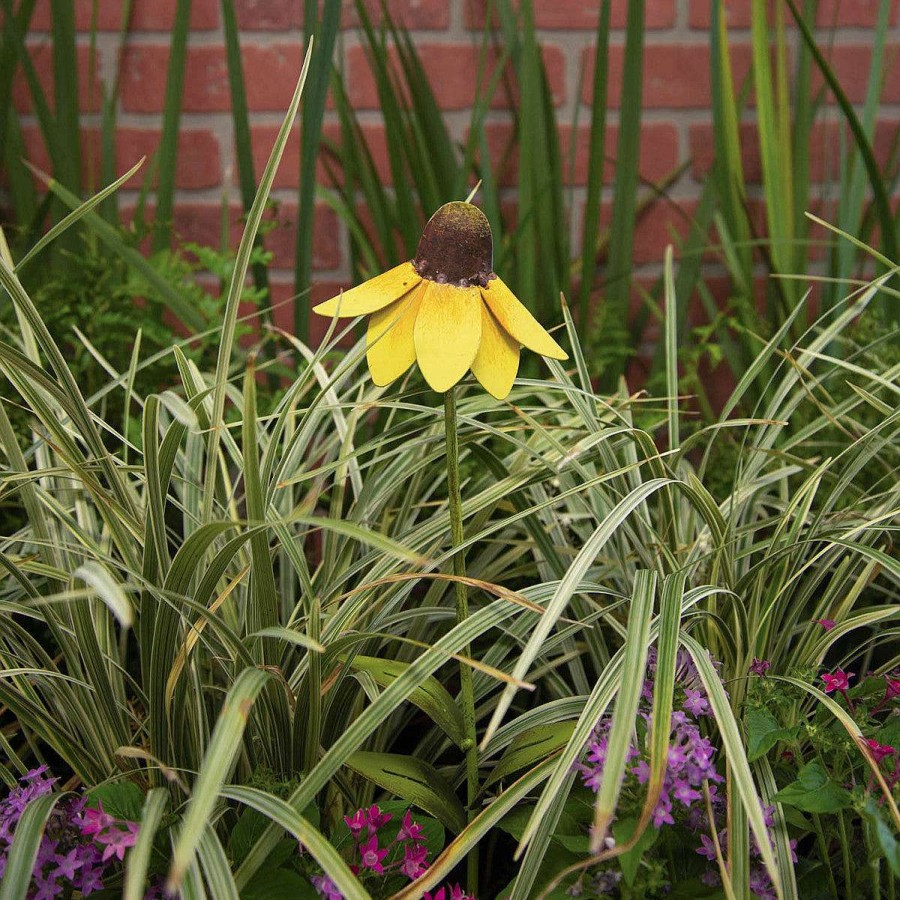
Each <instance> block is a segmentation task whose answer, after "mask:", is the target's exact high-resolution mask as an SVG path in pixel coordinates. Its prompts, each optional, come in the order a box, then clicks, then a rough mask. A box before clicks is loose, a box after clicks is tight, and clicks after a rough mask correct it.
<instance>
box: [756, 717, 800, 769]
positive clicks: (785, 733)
mask: <svg viewBox="0 0 900 900" xmlns="http://www.w3.org/2000/svg"><path fill="white" fill-rule="evenodd" d="M800 727H801V726H799V725H796V726H794V727H793V728H782V727H781V726H780V725H779V724H778V720H777V719H776V718H775V716H773V715H772V713H770V712H769V711H768V710H767V709H765V708H753V709H748V710H747V713H746V714H745V716H744V728H745V729H746V733H747V759H748V760H749V761H750V762H755V761H756V760H757V759H759V758H760V757H761V756H765V755H766V753H768V752H769V751H770V750H771V749H772V748H773V747H774V746H775V745H776V744H777V743H778V742H779V741H789V740H791V739H792V738H795V737H796V736H797V734H798V731H799V729H800Z"/></svg>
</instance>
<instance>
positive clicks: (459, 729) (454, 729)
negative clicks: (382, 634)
mask: <svg viewBox="0 0 900 900" xmlns="http://www.w3.org/2000/svg"><path fill="white" fill-rule="evenodd" d="M350 668H352V669H353V670H354V671H356V672H366V673H367V674H369V675H371V677H372V678H373V680H374V681H375V683H376V684H378V685H380V686H381V687H388V685H390V684H392V683H393V682H394V681H396V680H397V679H398V678H399V677H400V676H401V675H403V674H404V673H405V672H406V671H407V670H408V669H409V664H408V663H404V662H397V661H396V660H391V659H377V658H376V657H374V656H356V657H354V658H353V660H351V662H350ZM409 701H410V703H413V704H415V705H416V706H418V707H419V709H421V710H422V712H424V713H425V714H426V715H427V716H429V717H430V718H431V720H432V721H433V722H434V723H435V725H437V726H438V727H439V728H440V729H441V730H442V731H443V732H444V733H445V734H446V735H447V737H449V738H450V740H452V741H453V742H454V743H455V744H456V746H457V747H459V746H461V745H462V742H463V741H464V740H465V737H466V734H465V723H464V722H463V717H462V713H461V712H460V710H459V707H458V706H457V705H456V702H455V701H454V699H453V697H451V696H450V693H449V691H448V690H447V689H446V688H445V687H444V686H443V685H442V684H441V683H440V682H439V681H438V680H437V678H435V677H434V676H433V675H431V676H429V677H428V678H426V679H425V681H423V682H422V683H421V684H420V685H419V686H418V687H417V688H416V689H415V690H414V691H413V692H412V693H411V694H410V695H409Z"/></svg>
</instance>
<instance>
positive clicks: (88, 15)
mask: <svg viewBox="0 0 900 900" xmlns="http://www.w3.org/2000/svg"><path fill="white" fill-rule="evenodd" d="M73 2H74V4H75V27H76V28H77V29H78V30H79V31H90V29H91V27H92V23H93V15H94V0H73ZM176 5H177V3H176V0H136V2H135V3H134V5H133V6H132V13H131V19H130V22H129V25H130V29H129V30H130V31H132V32H135V31H171V29H172V25H173V24H174V22H175V7H176ZM122 7H123V3H122V0H101V2H100V3H99V4H98V6H97V30H98V31H118V30H119V29H120V28H121V27H122ZM51 24H52V14H51V12H50V0H37V3H36V4H35V7H34V15H33V16H32V19H31V28H32V30H34V31H49V30H50V27H51ZM218 25H219V4H218V2H217V0H192V3H191V19H190V27H191V28H192V29H193V30H194V31H209V30H212V29H214V28H218Z"/></svg>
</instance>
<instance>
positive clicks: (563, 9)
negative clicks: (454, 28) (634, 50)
mask: <svg viewBox="0 0 900 900" xmlns="http://www.w3.org/2000/svg"><path fill="white" fill-rule="evenodd" d="M676 2H677V0H647V3H646V4H645V11H644V25H645V27H646V28H651V29H657V28H669V27H671V26H672V25H674V24H675V5H676ZM516 5H518V4H516ZM487 6H488V4H487V0H465V5H464V8H463V14H464V19H465V23H466V27H467V28H469V29H473V30H481V29H482V28H484V24H485V18H486V16H487ZM600 6H601V3H600V0H534V23H535V25H536V26H537V27H538V28H546V29H548V30H553V29H564V30H572V29H577V30H587V31H596V30H597V23H598V22H599V20H600ZM627 19H628V2H627V0H613V2H612V8H611V10H610V26H611V27H612V28H624V27H625V24H626V22H627ZM499 24H500V23H499V19H498V17H497V14H496V4H495V5H494V21H493V25H494V27H497V26H499Z"/></svg>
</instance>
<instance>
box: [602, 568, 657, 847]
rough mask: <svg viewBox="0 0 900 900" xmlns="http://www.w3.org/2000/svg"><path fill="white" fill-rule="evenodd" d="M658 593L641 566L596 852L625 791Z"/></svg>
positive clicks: (608, 756) (608, 754) (651, 575)
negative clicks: (624, 783)
mask: <svg viewBox="0 0 900 900" xmlns="http://www.w3.org/2000/svg"><path fill="white" fill-rule="evenodd" d="M655 592H656V573H655V572H648V571H646V570H644V569H639V570H638V571H637V572H636V573H635V576H634V594H633V595H632V599H631V607H630V609H629V611H628V631H627V632H626V635H625V645H624V646H625V656H624V659H623V661H622V681H621V686H620V688H619V692H618V694H617V695H616V703H615V707H614V709H613V719H612V727H611V728H610V732H609V743H608V746H607V751H606V761H605V763H604V765H603V778H602V780H601V781H600V787H599V788H598V790H597V799H596V801H595V804H594V824H593V827H592V829H591V842H590V847H591V852H592V853H597V852H599V850H600V848H601V847H602V846H603V842H604V839H605V838H606V835H607V831H608V829H609V824H610V822H611V821H612V818H613V815H614V813H615V809H616V805H617V803H618V800H619V793H620V792H621V790H622V781H623V779H624V777H625V766H626V765H627V763H628V749H629V747H630V746H631V742H632V736H633V734H634V722H635V718H636V716H637V709H638V703H639V702H640V699H641V687H642V685H643V683H644V674H645V672H646V667H647V649H648V637H649V634H650V617H651V616H652V615H653V600H654V595H655Z"/></svg>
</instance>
